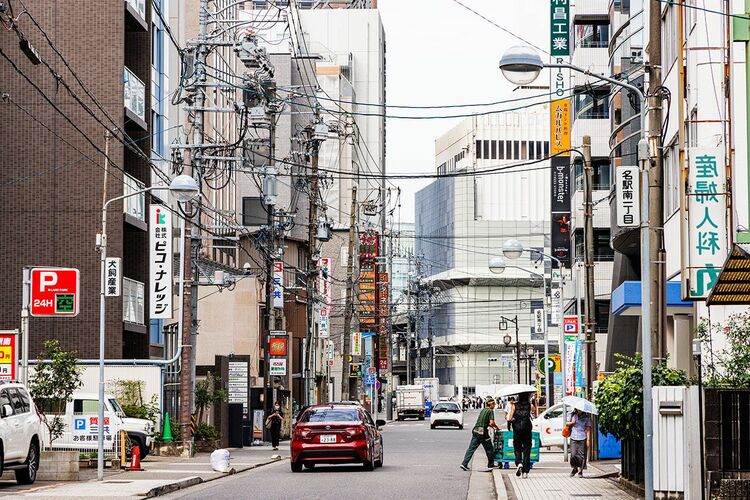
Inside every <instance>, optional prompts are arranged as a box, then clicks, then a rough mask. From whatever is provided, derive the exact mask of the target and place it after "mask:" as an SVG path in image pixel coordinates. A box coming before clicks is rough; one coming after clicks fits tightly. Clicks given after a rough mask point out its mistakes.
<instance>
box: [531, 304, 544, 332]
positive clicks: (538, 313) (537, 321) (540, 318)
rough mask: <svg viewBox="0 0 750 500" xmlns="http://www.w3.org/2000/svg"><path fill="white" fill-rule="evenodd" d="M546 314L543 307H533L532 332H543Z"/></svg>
mask: <svg viewBox="0 0 750 500" xmlns="http://www.w3.org/2000/svg"><path fill="white" fill-rule="evenodd" d="M546 322H547V316H546V314H544V309H534V333H542V334H543V333H544V329H545V326H546V325H545V323H546Z"/></svg>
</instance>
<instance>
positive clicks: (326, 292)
mask: <svg viewBox="0 0 750 500" xmlns="http://www.w3.org/2000/svg"><path fill="white" fill-rule="evenodd" d="M331 266H332V261H331V258H330V257H321V258H320V259H319V260H318V268H319V269H318V293H319V294H320V296H321V298H322V300H323V306H322V307H321V309H320V311H318V335H319V336H320V338H322V339H327V338H328V337H329V335H330V332H329V329H330V317H331V302H332V301H333V286H332V277H331V276H332V267H331Z"/></svg>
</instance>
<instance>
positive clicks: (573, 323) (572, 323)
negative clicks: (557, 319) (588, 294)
mask: <svg viewBox="0 0 750 500" xmlns="http://www.w3.org/2000/svg"><path fill="white" fill-rule="evenodd" d="M573 333H578V316H563V334H573Z"/></svg>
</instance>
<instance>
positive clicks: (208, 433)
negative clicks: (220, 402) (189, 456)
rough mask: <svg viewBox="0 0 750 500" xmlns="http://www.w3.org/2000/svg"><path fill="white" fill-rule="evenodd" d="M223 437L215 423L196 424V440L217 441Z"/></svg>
mask: <svg viewBox="0 0 750 500" xmlns="http://www.w3.org/2000/svg"><path fill="white" fill-rule="evenodd" d="M220 437H221V433H220V432H219V431H218V430H217V429H216V427H214V426H213V425H209V424H204V423H199V424H198V425H196V426H195V440H196V441H215V440H217V439H219V438H220Z"/></svg>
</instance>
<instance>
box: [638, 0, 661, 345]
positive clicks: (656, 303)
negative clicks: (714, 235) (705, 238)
mask: <svg viewBox="0 0 750 500" xmlns="http://www.w3.org/2000/svg"><path fill="white" fill-rule="evenodd" d="M649 9H650V10H649V27H648V30H649V34H648V48H647V49H648V68H647V71H648V73H649V79H648V96H649V97H648V100H649V109H648V112H649V122H648V123H649V126H648V128H649V130H648V140H649V146H650V147H649V150H650V151H651V164H650V167H649V189H648V196H649V205H648V206H649V211H648V221H649V231H650V236H649V240H650V242H651V244H650V247H649V254H648V260H649V263H650V264H649V265H650V266H651V272H650V273H649V274H650V282H649V287H650V288H651V302H652V304H653V305H652V308H651V311H652V314H651V356H652V358H653V359H655V360H657V359H662V358H663V357H664V348H663V346H664V335H663V332H664V325H665V323H666V318H667V310H666V309H667V297H666V293H667V292H666V281H667V277H666V266H665V265H664V264H665V262H666V250H665V248H664V210H663V207H664V175H663V173H662V158H661V136H662V130H661V126H662V112H661V102H662V98H661V94H660V92H659V89H660V87H661V85H662V82H661V36H662V33H661V9H662V3H661V2H660V0H650V6H649ZM641 258H643V256H641Z"/></svg>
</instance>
